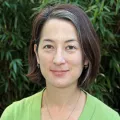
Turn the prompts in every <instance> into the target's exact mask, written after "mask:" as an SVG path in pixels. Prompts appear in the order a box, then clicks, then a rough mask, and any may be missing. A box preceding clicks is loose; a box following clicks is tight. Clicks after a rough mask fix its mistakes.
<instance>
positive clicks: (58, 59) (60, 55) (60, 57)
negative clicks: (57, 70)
mask: <svg viewBox="0 0 120 120" xmlns="http://www.w3.org/2000/svg"><path fill="white" fill-rule="evenodd" d="M53 63H54V64H56V65H61V64H64V63H65V59H64V56H63V53H62V51H56V54H55V55H54V58H53Z"/></svg>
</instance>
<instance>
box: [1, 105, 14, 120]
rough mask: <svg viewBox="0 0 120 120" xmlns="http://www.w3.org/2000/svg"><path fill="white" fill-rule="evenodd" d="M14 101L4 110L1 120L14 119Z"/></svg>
mask: <svg viewBox="0 0 120 120" xmlns="http://www.w3.org/2000/svg"><path fill="white" fill-rule="evenodd" d="M14 107H15V105H14V103H13V104H11V105H9V106H8V107H7V108H6V109H5V110H4V112H3V114H2V116H1V118H0V120H14Z"/></svg>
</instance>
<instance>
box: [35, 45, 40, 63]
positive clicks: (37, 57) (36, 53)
mask: <svg viewBox="0 0 120 120" xmlns="http://www.w3.org/2000/svg"><path fill="white" fill-rule="evenodd" d="M34 52H35V55H36V59H37V63H38V64H40V62H39V56H38V52H37V44H34Z"/></svg>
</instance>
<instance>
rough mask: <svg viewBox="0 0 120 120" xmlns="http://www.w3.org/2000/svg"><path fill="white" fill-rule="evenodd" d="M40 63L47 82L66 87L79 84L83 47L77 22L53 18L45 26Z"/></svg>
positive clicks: (37, 54)
mask: <svg viewBox="0 0 120 120" xmlns="http://www.w3.org/2000/svg"><path fill="white" fill-rule="evenodd" d="M34 51H35V53H36V57H37V62H38V63H39V64H40V70H41V73H42V75H43V76H44V78H45V79H46V85H47V86H48V85H50V86H54V87H58V88H64V87H69V86H73V85H74V86H77V82H78V78H79V77H80V75H81V73H82V70H83V66H84V64H86V62H85V63H83V58H82V50H81V48H80V45H79V41H78V37H77V32H76V29H75V27H74V26H73V24H72V23H71V22H69V21H65V20H60V19H50V20H48V21H47V22H46V23H45V25H44V26H43V29H42V32H41V37H40V42H39V47H38V51H37V52H36V45H35V46H34Z"/></svg>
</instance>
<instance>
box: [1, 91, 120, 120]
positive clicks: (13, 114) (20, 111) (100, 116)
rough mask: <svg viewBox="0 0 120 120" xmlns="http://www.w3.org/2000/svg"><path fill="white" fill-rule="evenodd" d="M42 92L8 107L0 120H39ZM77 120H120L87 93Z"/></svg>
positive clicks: (108, 108) (114, 113)
mask: <svg viewBox="0 0 120 120" xmlns="http://www.w3.org/2000/svg"><path fill="white" fill-rule="evenodd" d="M43 90H44V89H43ZM43 90H42V91H41V92H38V93H36V94H34V95H32V96H30V97H27V98H24V99H22V100H20V101H17V102H14V103H13V104H11V105H10V106H8V107H7V108H6V109H5V111H4V112H3V114H2V116H1V118H0V120H41V102H42V94H43ZM78 120H120V116H119V115H118V113H117V112H115V111H114V110H112V109H111V108H110V107H108V106H107V105H105V104H104V103H103V102H101V101H100V100H98V99H97V98H95V97H93V96H92V95H90V94H89V93H87V100H86V104H85V106H84V109H83V112H82V113H81V115H80V117H79V119H78Z"/></svg>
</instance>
